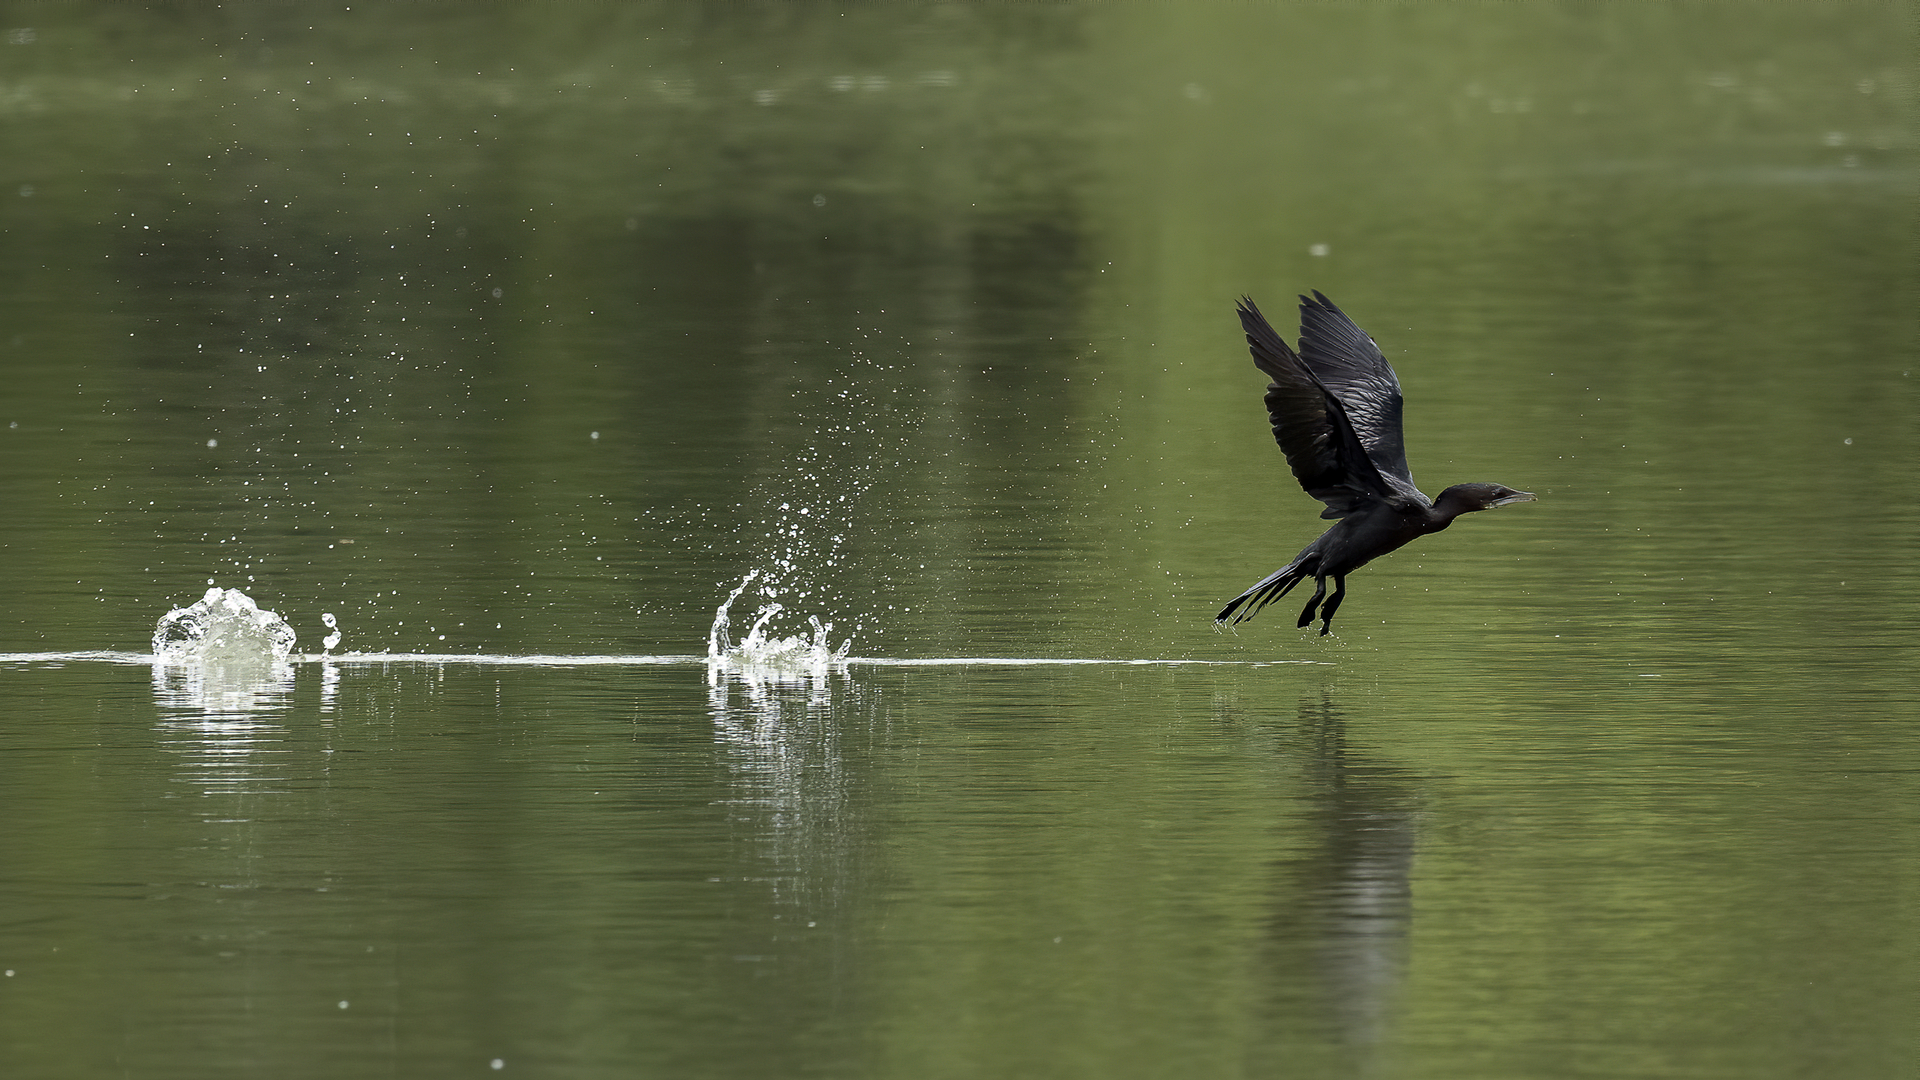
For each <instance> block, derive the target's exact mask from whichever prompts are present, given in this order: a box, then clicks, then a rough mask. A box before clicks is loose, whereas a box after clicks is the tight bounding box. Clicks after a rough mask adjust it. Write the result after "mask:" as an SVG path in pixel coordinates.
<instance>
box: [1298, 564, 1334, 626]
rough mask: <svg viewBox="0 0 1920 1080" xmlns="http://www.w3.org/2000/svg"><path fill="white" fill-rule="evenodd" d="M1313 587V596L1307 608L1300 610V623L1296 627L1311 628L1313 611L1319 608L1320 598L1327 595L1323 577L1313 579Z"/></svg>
mask: <svg viewBox="0 0 1920 1080" xmlns="http://www.w3.org/2000/svg"><path fill="white" fill-rule="evenodd" d="M1313 585H1314V589H1313V596H1312V597H1311V598H1310V599H1309V600H1308V601H1307V606H1306V607H1305V608H1303V609H1302V610H1301V612H1300V621H1299V622H1298V623H1296V624H1295V625H1296V626H1312V625H1313V609H1314V608H1317V607H1319V606H1320V598H1321V597H1323V596H1325V595H1327V579H1326V578H1325V577H1324V576H1322V577H1317V578H1314V579H1313Z"/></svg>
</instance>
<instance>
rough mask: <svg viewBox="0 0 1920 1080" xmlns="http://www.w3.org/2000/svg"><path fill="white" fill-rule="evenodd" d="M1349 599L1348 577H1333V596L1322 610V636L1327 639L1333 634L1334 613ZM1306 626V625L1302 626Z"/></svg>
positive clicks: (1341, 575) (1343, 575) (1338, 575)
mask: <svg viewBox="0 0 1920 1080" xmlns="http://www.w3.org/2000/svg"><path fill="white" fill-rule="evenodd" d="M1346 598H1347V575H1345V574H1335V575H1333V595H1332V596H1329V597H1327V606H1325V607H1323V608H1321V609H1320V636H1321V637H1326V636H1327V635H1328V634H1330V633H1332V632H1333V613H1334V612H1335V611H1336V610H1338V609H1339V607H1340V601H1342V600H1345V599H1346ZM1301 625H1302V626H1305V625H1306V624H1305V623H1302V624H1301Z"/></svg>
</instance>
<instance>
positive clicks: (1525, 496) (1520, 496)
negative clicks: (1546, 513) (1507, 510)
mask: <svg viewBox="0 0 1920 1080" xmlns="http://www.w3.org/2000/svg"><path fill="white" fill-rule="evenodd" d="M1532 501H1533V492H1531V491H1516V492H1514V493H1513V494H1511V495H1509V496H1507V497H1506V498H1504V499H1495V500H1494V501H1493V505H1495V506H1505V505H1507V504H1508V503H1517V502H1532Z"/></svg>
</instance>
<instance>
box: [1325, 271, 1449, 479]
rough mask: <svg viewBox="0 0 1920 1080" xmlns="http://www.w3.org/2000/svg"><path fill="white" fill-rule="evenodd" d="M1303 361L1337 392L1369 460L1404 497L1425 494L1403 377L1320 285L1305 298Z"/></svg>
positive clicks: (1328, 387) (1326, 384) (1336, 395)
mask: <svg viewBox="0 0 1920 1080" xmlns="http://www.w3.org/2000/svg"><path fill="white" fill-rule="evenodd" d="M1300 359H1301V361H1302V362H1304V363H1305V364H1306V366H1307V370H1308V371H1311V372H1313V377H1314V378H1316V379H1318V380H1319V381H1320V385H1322V386H1324V387H1326V388H1327V389H1328V390H1331V391H1332V392H1333V395H1334V396H1335V397H1337V398H1339V399H1340V404H1341V405H1342V406H1343V407H1345V409H1346V411H1347V420H1348V422H1350V423H1351V424H1352V425H1353V430H1354V433H1355V434H1356V435H1358V436H1359V437H1360V445H1361V446H1363V447H1365V448H1366V451H1367V458H1368V460H1370V461H1372V462H1373V466H1374V468H1375V469H1376V470H1378V471H1379V473H1380V476H1381V478H1382V479H1383V480H1385V481H1386V483H1387V486H1388V487H1389V488H1390V489H1391V490H1392V491H1393V492H1394V493H1395V494H1398V495H1401V496H1403V497H1406V498H1417V499H1419V500H1420V501H1421V502H1422V503H1425V502H1426V501H1427V498H1426V496H1425V495H1422V494H1420V489H1419V488H1418V487H1417V486H1415V485H1414V482H1413V473H1412V471H1411V470H1409V469H1408V468H1407V444H1406V441H1405V439H1404V438H1403V437H1402V435H1401V433H1400V409H1401V405H1400V380H1399V379H1397V378H1395V377H1394V374H1393V366H1392V365H1391V364H1388V363H1387V358H1386V357H1385V356H1383V355H1381V353H1380V346H1379V345H1377V344H1375V343H1374V340H1373V338H1372V337H1370V336H1369V335H1368V334H1367V332H1366V331H1365V330H1362V329H1360V328H1359V327H1358V326H1355V325H1354V324H1353V320H1352V319H1349V318H1347V313H1346V312H1344V311H1341V310H1340V309H1339V308H1337V307H1335V306H1333V301H1331V300H1329V299H1327V298H1326V297H1325V296H1324V295H1322V294H1321V293H1320V291H1319V290H1318V289H1316V290H1314V293H1313V296H1311V297H1306V296H1303V297H1301V298H1300Z"/></svg>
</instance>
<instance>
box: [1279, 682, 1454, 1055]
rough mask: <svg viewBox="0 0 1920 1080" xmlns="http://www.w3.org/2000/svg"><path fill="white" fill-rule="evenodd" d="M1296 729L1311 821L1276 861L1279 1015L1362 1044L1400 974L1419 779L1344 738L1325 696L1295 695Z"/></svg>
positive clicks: (1409, 911) (1382, 1021)
mask: <svg viewBox="0 0 1920 1080" xmlns="http://www.w3.org/2000/svg"><path fill="white" fill-rule="evenodd" d="M1297 739H1298V742H1299V745H1300V746H1301V748H1302V750H1303V752H1304V758H1305V764H1304V770H1303V771H1304V775H1303V780H1304V781H1305V786H1306V793H1305V796H1304V797H1305V798H1306V799H1307V800H1308V801H1309V803H1310V805H1311V809H1310V811H1309V812H1308V814H1307V820H1309V821H1311V822H1313V823H1314V824H1315V825H1316V826H1317V829H1316V833H1315V836H1314V837H1313V840H1312V842H1310V843H1309V844H1308V846H1307V847H1306V849H1305V850H1304V851H1303V852H1302V853H1301V854H1300V855H1298V856H1296V857H1293V858H1290V859H1287V860H1285V861H1283V862H1282V863H1280V864H1279V866H1278V868H1277V869H1278V880H1277V882H1276V886H1277V888H1276V893H1277V894H1278V896H1280V897H1281V898H1283V904H1284V906H1283V907H1282V908H1280V909H1279V910H1277V911H1276V912H1275V913H1274V915H1273V918H1272V920H1271V923H1270V925H1269V934H1268V938H1267V944H1268V948H1269V950H1270V957H1271V962H1272V964H1273V965H1274V968H1275V970H1274V975H1275V976H1276V978H1275V982H1274V985H1275V986H1276V987H1277V988H1280V989H1278V990H1276V997H1277V998H1279V999H1280V1000H1277V1001H1276V1002H1275V1006H1276V1009H1277V1011H1278V1012H1279V1013H1280V1016H1279V1017H1277V1018H1276V1020H1277V1021H1278V1022H1279V1023H1280V1025H1281V1026H1282V1027H1290V1026H1293V1025H1294V1024H1298V1023H1301V1022H1305V1023H1309V1024H1312V1026H1314V1027H1316V1028H1319V1029H1320V1030H1321V1031H1322V1032H1325V1033H1330V1034H1331V1035H1333V1037H1334V1038H1335V1040H1336V1041H1337V1042H1338V1043H1340V1044H1342V1045H1344V1046H1346V1047H1349V1048H1351V1049H1352V1050H1354V1051H1356V1052H1360V1053H1363V1054H1364V1053H1365V1050H1366V1048H1369V1047H1373V1046H1376V1045H1378V1044H1380V1043H1382V1042H1384V1041H1385V1040H1386V1039H1387V1037H1388V1035H1389V1034H1390V1031H1391V1025H1392V1020H1393V1013H1394V1008H1395V1004H1396V999H1397V998H1398V995H1399V990H1400V987H1401V984H1402V983H1403V982H1404V980H1405V977H1406V969H1407V955H1408V940H1409V935H1410V932H1411V930H1412V923H1413V916H1414V906H1413V886H1412V870H1413V857H1414V851H1415V847H1416V845H1417V842H1418V823H1419V796H1418V782H1417V778H1416V777H1414V776H1413V775H1412V774H1409V773H1406V772H1404V771H1403V770H1399V769H1395V768H1393V767H1391V766H1385V765H1378V764H1374V763H1371V762H1369V761H1367V760H1366V759H1365V757H1364V756H1362V755H1360V754H1357V753H1355V752H1354V751H1352V750H1351V749H1349V748H1348V746H1347V743H1346V735H1345V722H1344V720H1343V719H1342V717H1341V715H1340V713H1339V711H1338V710H1337V709H1336V708H1335V707H1334V706H1333V705H1332V704H1331V703H1330V702H1328V701H1327V700H1325V699H1322V700H1319V701H1317V702H1303V703H1302V705H1301V708H1300V717H1299V727H1298V729H1297ZM1369 1056H1370V1055H1369ZM1354 1064H1358V1063H1354Z"/></svg>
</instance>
